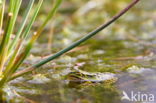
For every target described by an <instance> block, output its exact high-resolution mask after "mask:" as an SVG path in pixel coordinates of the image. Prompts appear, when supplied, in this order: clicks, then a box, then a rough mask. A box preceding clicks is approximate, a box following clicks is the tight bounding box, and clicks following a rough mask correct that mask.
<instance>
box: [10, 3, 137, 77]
mask: <svg viewBox="0 0 156 103" xmlns="http://www.w3.org/2000/svg"><path fill="white" fill-rule="evenodd" d="M139 1H140V0H134V1H133V2H132V3H130V4H129V5H128V6H127V7H126V8H125V9H123V10H122V11H121V12H120V13H118V14H117V15H116V16H114V17H113V18H112V19H111V20H109V21H108V22H106V23H105V24H103V25H101V26H99V27H98V28H96V29H95V30H93V31H92V32H90V33H88V34H87V35H86V36H84V37H83V38H82V39H80V40H78V41H76V42H75V43H73V44H72V45H70V46H69V47H67V48H65V49H63V50H61V51H59V52H58V53H56V54H54V55H53V56H50V57H48V58H46V59H44V60H42V61H40V62H39V63H37V64H35V65H33V66H31V67H29V68H27V69H24V70H21V71H19V72H17V73H15V74H14V75H13V76H12V78H11V79H10V80H12V79H15V78H17V77H19V76H22V75H24V74H27V73H29V72H31V71H33V70H34V69H36V68H38V67H40V66H42V65H44V64H46V63H48V62H49V61H51V60H53V59H55V58H57V57H59V56H61V55H62V54H64V53H66V52H68V51H70V50H71V49H73V48H75V47H77V46H79V45H80V44H81V43H83V42H85V41H86V40H88V39H90V38H91V37H93V36H94V35H96V34H97V33H99V32H100V31H102V30H103V29H105V28H106V27H108V26H109V25H110V24H112V23H114V22H115V21H116V20H118V19H119V18H120V17H121V16H122V15H124V14H125V13H126V12H127V11H128V10H129V9H131V8H132V7H133V6H134V5H135V4H137V3H138V2H139Z"/></svg>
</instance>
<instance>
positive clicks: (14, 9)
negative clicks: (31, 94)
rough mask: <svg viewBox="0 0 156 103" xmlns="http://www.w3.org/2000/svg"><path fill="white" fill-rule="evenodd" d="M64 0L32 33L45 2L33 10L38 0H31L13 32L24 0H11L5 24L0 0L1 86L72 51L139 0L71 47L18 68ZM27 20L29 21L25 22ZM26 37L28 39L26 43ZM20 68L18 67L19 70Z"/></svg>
mask: <svg viewBox="0 0 156 103" xmlns="http://www.w3.org/2000/svg"><path fill="white" fill-rule="evenodd" d="M62 1H63V0H56V1H55V3H54V5H53V8H52V10H51V11H50V12H49V14H48V16H47V18H46V19H45V20H44V21H43V24H42V25H41V26H40V27H38V29H37V30H36V31H35V32H34V33H33V34H32V35H30V34H31V32H30V30H31V28H32V25H33V24H34V22H35V19H36V17H37V15H38V13H39V11H40V9H41V6H42V4H43V0H39V1H38V3H37V5H36V6H35V9H34V11H32V8H33V5H34V2H35V0H30V2H29V4H28V6H27V8H26V10H25V13H24V15H23V19H22V22H21V24H20V25H19V27H18V30H17V32H16V33H15V35H14V32H15V27H16V21H17V17H18V14H19V10H20V7H21V3H22V0H10V1H9V8H8V13H7V20H6V24H5V25H4V21H5V20H4V17H5V16H4V14H5V12H4V11H5V6H6V0H0V33H1V35H0V88H3V86H4V85H5V84H6V83H7V82H9V81H10V80H13V79H15V78H17V77H20V76H23V75H24V74H27V73H30V72H32V71H33V70H35V69H36V68H39V67H40V66H42V65H44V64H46V63H48V62H50V61H51V60H53V59H55V58H57V57H59V56H61V55H62V54H64V53H66V52H68V51H70V50H71V49H73V48H75V47H77V46H79V45H80V44H81V43H83V42H85V41H86V40H88V39H90V38H91V37H92V36H94V35H96V34H97V33H98V32H100V31H102V30H103V29H105V28H106V27H108V26H109V25H110V24H112V23H113V22H115V21H116V20H117V19H118V18H120V17H121V16H122V15H123V14H125V13H126V12H127V11H128V10H129V9H130V8H132V7H133V6H134V5H135V4H136V3H137V2H138V1H140V0H134V1H133V2H132V3H130V4H129V5H128V6H127V7H126V8H125V9H123V10H122V11H121V12H120V13H118V14H117V15H116V16H114V17H113V18H112V19H110V20H109V21H108V22H106V23H105V24H103V25H101V26H99V27H97V28H96V29H95V30H93V31H92V32H90V33H88V34H87V35H86V36H84V37H83V38H82V39H80V40H78V41H76V42H74V43H73V44H71V45H70V46H69V47H67V48H65V49H63V50H61V51H59V52H57V53H56V54H54V55H53V56H49V57H47V58H46V59H44V60H41V61H40V62H39V63H37V64H34V65H32V66H30V67H28V68H26V69H22V70H18V68H19V67H20V66H21V65H22V63H23V62H24V60H25V59H26V58H27V57H28V55H29V53H30V50H31V49H32V47H33V44H34V43H35V41H36V40H37V39H38V37H39V36H40V34H41V33H42V31H43V30H44V27H45V26H46V25H47V24H48V22H49V21H50V20H51V18H52V17H53V16H54V14H55V13H56V11H57V10H58V8H59V6H60V4H61V2H62ZM30 13H31V14H32V16H31V19H30V20H28V18H29V15H30ZM27 22H28V24H26V23H27ZM26 41H28V42H27V43H26ZM17 70H18V71H17Z"/></svg>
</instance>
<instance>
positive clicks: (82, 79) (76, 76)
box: [66, 69, 118, 85]
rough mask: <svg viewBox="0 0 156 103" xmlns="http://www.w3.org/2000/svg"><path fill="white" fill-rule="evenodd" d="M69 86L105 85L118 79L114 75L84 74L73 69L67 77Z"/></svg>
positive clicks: (106, 73)
mask: <svg viewBox="0 0 156 103" xmlns="http://www.w3.org/2000/svg"><path fill="white" fill-rule="evenodd" d="M66 77H67V79H68V80H69V82H70V84H73V83H74V84H76V85H77V84H97V83H104V84H105V85H111V84H114V83H115V82H116V81H117V80H118V77H117V76H116V74H114V73H110V72H104V73H101V72H94V73H91V72H86V71H83V70H80V69H74V71H72V72H70V73H69V74H68V75H67V76H66Z"/></svg>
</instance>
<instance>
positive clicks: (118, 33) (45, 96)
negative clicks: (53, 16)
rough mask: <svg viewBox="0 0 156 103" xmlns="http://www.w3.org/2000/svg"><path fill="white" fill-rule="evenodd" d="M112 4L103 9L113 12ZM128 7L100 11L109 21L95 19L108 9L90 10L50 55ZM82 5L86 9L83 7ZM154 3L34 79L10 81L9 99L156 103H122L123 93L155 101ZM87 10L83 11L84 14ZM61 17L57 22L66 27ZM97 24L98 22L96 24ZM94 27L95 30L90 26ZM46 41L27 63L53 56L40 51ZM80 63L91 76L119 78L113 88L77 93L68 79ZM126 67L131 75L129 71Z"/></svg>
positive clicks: (150, 1) (30, 102)
mask: <svg viewBox="0 0 156 103" xmlns="http://www.w3.org/2000/svg"><path fill="white" fill-rule="evenodd" d="M110 2H113V0H112V1H110ZM110 2H107V3H106V4H103V5H105V6H106V7H109V5H111V4H110ZM72 3H73V5H76V3H77V2H76V1H74V0H73V1H72ZM124 3H126V2H123V0H119V1H116V4H118V6H114V8H112V12H110V10H107V9H106V10H103V11H101V13H103V14H105V15H107V16H103V15H102V14H101V15H99V17H95V16H94V15H95V14H96V16H97V13H98V12H100V10H101V9H104V8H105V7H104V8H98V7H95V8H97V9H96V10H91V11H88V12H87V13H85V14H83V15H86V16H84V17H83V16H77V17H74V16H73V18H74V20H75V21H72V22H71V23H69V24H67V25H66V27H64V29H63V32H58V34H59V35H56V36H55V37H56V40H54V44H53V50H52V53H54V52H56V51H58V49H61V48H63V47H65V46H67V45H69V43H71V42H73V41H74V40H76V39H78V38H80V37H81V36H82V35H80V34H78V33H80V32H82V34H83V33H84V34H85V33H86V32H88V31H90V30H91V29H92V28H94V27H95V26H97V25H99V24H100V23H101V22H103V21H106V20H107V18H109V17H111V16H112V15H114V14H115V13H116V12H117V11H116V8H117V7H118V8H117V9H119V10H120V9H121V8H120V5H121V4H123V5H124ZM67 4H68V2H67ZM82 4H84V5H85V3H83V2H82ZM154 4H155V5H156V2H155V1H153V0H148V1H145V0H142V3H141V4H139V5H138V7H135V8H134V9H133V10H132V11H130V12H129V13H127V14H126V15H125V16H124V17H122V18H121V20H119V21H118V22H116V23H115V24H114V25H112V26H111V27H109V28H108V29H107V30H104V31H103V32H101V33H100V34H99V35H98V36H96V37H95V38H94V39H91V40H89V41H87V42H86V43H84V44H83V45H82V46H80V48H77V49H76V51H72V52H70V53H67V54H66V55H64V56H61V57H60V58H58V59H56V60H54V61H53V62H52V63H49V64H47V65H45V66H43V67H41V68H39V69H38V70H36V71H35V72H33V74H29V75H26V76H24V77H20V78H18V79H16V80H14V81H12V82H11V83H10V84H9V86H8V88H6V92H7V93H8V96H6V98H7V100H8V101H10V102H11V103H155V102H156V97H155V101H154V102H137V101H133V102H132V101H128V100H122V99H121V98H122V97H123V92H125V93H127V95H128V96H130V95H131V93H132V92H134V93H136V94H139V93H140V94H139V95H141V94H147V95H148V96H149V94H152V95H154V96H156V39H155V38H156V30H155V27H156V7H155V5H154ZM68 5H70V3H69V4H68ZM85 6H86V5H85ZM85 6H84V7H83V8H82V9H85ZM69 7H70V6H69ZM71 7H72V6H71ZM76 7H77V6H76ZM72 8H73V7H72ZM64 9H65V8H64ZM67 9H68V8H67ZM75 9H77V8H75ZM75 9H74V10H75ZM119 10H118V11H119ZM60 12H63V13H64V14H62V15H61V16H62V18H68V15H71V14H72V13H73V11H71V14H68V15H65V12H66V11H63V10H62V11H61V10H60ZM68 12H69V11H68ZM74 12H75V11H74ZM79 12H80V11H79V10H77V14H74V15H80V14H81V13H79ZM90 16H91V18H89V17H90ZM137 16H138V18H136V17H137ZM104 17H107V18H105V19H106V20H102V18H104ZM62 18H61V17H60V18H57V19H59V20H60V22H62V21H61V20H62ZM68 19H69V18H68ZM86 19H87V20H86ZM85 20H86V21H85ZM96 20H98V21H97V22H95V21H96ZM93 22H94V25H90V24H92V23H93ZM56 24H59V23H56ZM74 27H77V28H74ZM71 34H72V36H71ZM45 39H46V37H45ZM45 41H46V40H45ZM45 41H44V40H40V42H41V43H39V44H36V45H37V46H36V47H35V48H34V49H33V50H32V54H33V56H32V57H30V58H28V60H27V61H25V64H28V65H29V64H33V63H35V62H37V61H38V60H39V59H41V58H40V55H41V56H43V55H47V54H49V51H48V52H44V53H43V51H45V49H40V48H44V47H45V46H46V44H45ZM77 63H79V64H83V65H82V66H81V67H80V68H79V69H82V70H85V71H88V72H113V73H116V74H117V76H118V78H119V79H118V81H117V82H116V83H115V84H114V85H111V86H105V85H104V84H102V83H101V84H100V83H98V84H93V85H87V84H86V85H84V86H82V87H81V88H78V87H77V85H70V84H69V81H67V80H65V79H64V76H65V75H67V74H68V73H69V72H71V71H72V70H73V68H74V66H75V65H76V64H77ZM133 67H136V68H133ZM128 68H130V69H132V70H131V71H129V70H128ZM133 69H134V70H133Z"/></svg>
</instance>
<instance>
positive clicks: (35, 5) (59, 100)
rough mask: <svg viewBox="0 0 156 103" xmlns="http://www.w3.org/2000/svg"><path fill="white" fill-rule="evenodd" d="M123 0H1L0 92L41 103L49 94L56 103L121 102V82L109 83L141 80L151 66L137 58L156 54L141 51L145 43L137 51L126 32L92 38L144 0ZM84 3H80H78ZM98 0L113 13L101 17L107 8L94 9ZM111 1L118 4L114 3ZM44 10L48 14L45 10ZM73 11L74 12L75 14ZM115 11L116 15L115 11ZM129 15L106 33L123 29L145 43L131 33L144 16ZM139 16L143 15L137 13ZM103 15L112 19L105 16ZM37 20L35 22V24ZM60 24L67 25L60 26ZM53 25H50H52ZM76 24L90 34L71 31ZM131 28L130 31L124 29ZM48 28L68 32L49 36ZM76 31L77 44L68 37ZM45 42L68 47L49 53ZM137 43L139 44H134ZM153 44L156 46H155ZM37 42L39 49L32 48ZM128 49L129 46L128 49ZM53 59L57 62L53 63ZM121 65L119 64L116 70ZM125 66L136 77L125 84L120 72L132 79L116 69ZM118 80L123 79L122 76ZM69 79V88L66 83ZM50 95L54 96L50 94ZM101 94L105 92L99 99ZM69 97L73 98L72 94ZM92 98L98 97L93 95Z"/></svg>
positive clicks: (133, 39)
mask: <svg viewBox="0 0 156 103" xmlns="http://www.w3.org/2000/svg"><path fill="white" fill-rule="evenodd" d="M120 1H122V0H119V1H114V0H112V1H111V0H110V1H108V2H105V1H104V0H101V1H100V0H97V1H96V0H90V1H89V2H87V1H76V0H75V1H74V0H69V1H64V0H51V1H50V0H49V1H48V0H47V1H46V0H45V1H44V0H37V1H36V0H28V1H25V0H9V2H8V1H7V0H0V89H1V90H0V91H1V92H0V93H1V94H0V96H2V95H3V93H2V92H3V91H5V92H8V94H9V96H8V97H7V100H9V99H10V98H11V96H12V94H13V95H16V96H19V97H20V98H22V99H24V101H27V102H30V103H31V102H33V103H36V101H37V103H42V102H44V100H45V98H46V100H45V101H46V102H48V103H51V100H52V101H53V102H54V103H64V102H70V103H71V101H72V100H74V101H72V102H76V103H77V102H82V103H90V102H95V100H96V102H98V103H108V102H109V103H114V102H113V101H120V100H119V98H118V97H117V96H119V92H120V91H118V90H117V89H116V87H113V86H110V85H106V84H111V85H112V84H114V83H119V85H118V88H123V87H126V86H128V85H129V84H131V83H133V82H135V81H138V80H136V78H137V77H138V75H139V74H140V73H141V74H143V73H144V72H145V71H151V69H146V68H143V67H141V66H140V65H139V64H140V62H138V61H137V60H141V59H146V58H148V60H149V58H151V57H152V56H153V55H154V54H153V52H152V53H151V52H149V51H147V52H145V54H143V55H140V53H142V52H140V51H143V49H144V48H143V49H142V48H139V50H138V49H137V50H135V47H137V46H138V45H137V44H135V43H134V44H132V42H129V41H127V40H124V39H123V37H124V36H123V35H121V36H119V35H118V37H117V39H115V40H113V38H109V39H108V40H106V39H105V40H103V37H102V36H100V35H99V36H97V38H98V40H96V39H94V40H89V39H90V38H91V37H93V36H95V35H96V34H98V33H99V32H100V31H102V30H103V29H105V28H107V27H108V26H109V25H110V24H112V23H114V22H115V21H116V20H117V19H119V18H120V17H121V16H122V15H123V14H125V13H126V12H127V11H128V10H129V9H131V8H132V7H133V6H134V5H135V4H136V3H138V2H139V1H140V0H133V1H132V2H131V3H130V4H129V5H128V6H127V7H126V8H125V9H123V8H124V7H125V6H126V5H127V4H128V3H129V1H128V0H127V1H124V2H123V1H122V2H120ZM23 2H24V3H25V2H29V3H26V4H25V5H24V7H23V4H22V3H23ZM64 2H65V4H64V5H65V8H64V5H61V4H62V3H64ZM67 2H72V3H73V4H74V3H75V5H69V4H70V3H69V4H68V3H67ZM79 2H80V4H78V3H79ZM86 2H87V3H86ZM104 2H105V3H104ZM112 2H115V3H112ZM118 2H119V3H118ZM125 2H126V3H125ZM46 3H47V4H46ZM51 3H53V7H52V9H51V7H48V6H49V5H50V6H51ZM81 3H82V4H83V3H86V5H85V6H82V7H80V9H78V10H77V11H76V8H79V6H78V5H81ZM94 3H97V5H102V4H105V10H103V11H104V12H109V15H106V17H104V16H103V15H102V16H101V14H100V13H99V16H98V15H97V14H98V12H97V11H100V12H103V11H102V9H103V8H98V10H97V11H96V10H93V8H95V5H94ZM100 3H101V4H100ZM140 3H141V2H140ZM43 4H46V5H48V6H46V9H47V8H48V9H49V8H50V9H51V10H44V5H43ZM116 4H118V5H116ZM110 5H111V6H114V7H112V8H111V7H110ZM120 5H122V6H120ZM61 6H62V7H61ZM91 6H93V7H91ZM25 7H26V8H25ZM59 8H60V9H59ZM106 8H107V9H106ZM58 9H59V10H58ZM23 11H24V13H23ZM57 11H59V13H58V14H57V18H56V16H55V14H56V12H57ZM88 11H89V12H88ZM119 11H121V12H119ZM43 12H44V13H46V14H42V13H43ZM87 12H88V14H87V16H85V13H87ZM118 12H119V13H118ZM73 13H74V14H73ZM71 14H73V15H72V16H71ZM95 14H96V15H95ZM114 14H117V15H116V16H113V15H114ZM129 14H130V13H129ZM129 14H127V15H125V19H124V20H123V21H119V22H118V23H116V25H114V26H112V28H107V29H106V31H107V33H105V32H102V33H104V34H106V35H107V34H114V33H118V32H119V33H120V34H124V33H129V34H130V35H126V36H127V37H128V39H130V40H131V41H135V42H137V43H138V41H139V43H143V42H140V38H139V39H137V38H135V37H133V36H134V35H132V36H131V33H132V34H135V33H134V30H133V29H137V28H136V27H137V26H136V25H139V22H140V21H141V20H137V19H136V21H134V22H135V26H134V24H132V23H131V22H132V21H133V20H134V17H133V16H134V14H135V12H134V14H133V12H132V13H131V14H130V16H129ZM62 15H63V16H62ZM64 15H65V16H64ZM78 15H79V17H81V19H79V17H77V16H78ZM138 15H141V14H140V13H138ZM60 16H62V17H60ZM107 16H108V17H107ZM126 16H127V17H126ZM128 16H129V17H128ZM135 16H136V15H135ZM37 17H38V18H39V19H40V20H39V23H38V22H37V21H38V20H36V19H37ZM52 18H53V19H55V20H54V21H52V22H55V23H56V24H55V25H53V23H52V22H51V19H52ZM104 18H107V19H105V20H104ZM69 19H70V20H69ZM92 19H95V22H93V23H92V21H91V20H92ZM144 19H145V18H144ZM63 21H64V22H63ZM104 21H105V22H106V23H104V24H102V25H101V26H99V27H98V26H97V24H99V23H101V22H104ZM72 22H74V23H75V24H73V25H71V24H72ZM97 22H98V23H97ZM124 22H125V23H127V24H128V28H129V29H128V30H127V29H125V27H124V26H125V24H124ZM149 22H150V21H149ZM96 23H97V24H96ZM61 24H63V25H61ZM69 24H70V25H69ZM118 24H119V25H120V24H121V25H120V26H121V27H120V26H118ZM34 25H36V26H35V27H34ZM39 25H41V26H39ZM92 25H93V26H92ZM140 25H141V24H140ZM54 26H56V30H54V28H55V27H54ZM62 26H63V27H62ZM60 27H62V28H61V29H60ZM113 27H114V28H113ZM47 28H48V29H47ZM49 28H50V29H51V30H49ZM94 28H96V29H94ZM71 29H74V30H75V31H77V32H78V33H80V32H81V33H84V31H85V33H86V31H87V32H89V33H88V34H86V35H84V37H82V38H81V36H79V35H77V34H78V33H77V32H76V33H75V32H74V30H73V31H72V30H71ZM126 30H127V32H125V31H126ZM47 31H49V32H50V33H52V34H55V32H57V33H56V34H63V36H65V39H62V38H63V36H62V35H57V36H56V35H50V33H48V36H47V35H45V34H47ZM90 31H91V32H90ZM139 32H140V31H139ZM85 33H84V34H85ZM69 34H70V35H69ZM75 35H76V36H77V37H76V40H77V39H78V38H79V40H77V41H76V42H74V43H72V42H73V41H74V40H71V41H69V40H67V39H66V38H68V37H69V38H68V39H73V38H75V37H74V36H75ZM52 36H55V37H57V39H58V41H57V42H58V44H56V46H55V45H54V46H55V47H56V48H52V46H51V45H52V40H51V39H52ZM111 36H112V35H111ZM113 36H115V35H113ZM113 36H112V37H113ZM46 37H47V38H48V42H49V44H44V45H43V47H41V46H42V44H40V43H38V42H36V41H37V39H39V42H40V41H41V42H45V41H46V43H47V38H46ZM43 38H44V39H43ZM145 38H146V37H145ZM87 40H88V44H90V45H91V46H92V47H91V48H89V49H86V48H88V47H89V46H90V45H85V46H81V47H78V46H79V45H80V44H82V43H84V42H85V41H87ZM33 45H35V46H33ZM45 45H46V46H47V47H48V49H49V50H50V51H51V49H52V50H53V51H54V52H56V51H58V50H59V49H60V48H63V47H64V46H67V47H66V48H65V49H62V50H60V51H59V52H56V53H55V54H53V53H52V52H50V53H48V56H46V57H42V56H45V55H44V54H42V53H45V52H47V51H48V50H47V49H45V47H46V46H45ZM60 45H61V46H60ZM103 45H105V46H103ZM125 45H126V47H125ZM133 46H135V47H134V48H133ZM150 46H152V47H153V45H150ZM33 47H34V48H35V49H33ZM41 49H43V50H41ZM125 49H127V50H126V51H125ZM33 50H34V51H33ZM35 50H36V51H35ZM105 50H107V51H105ZM38 51H39V52H40V53H36V55H31V54H32V52H38ZM75 52H76V53H75ZM90 52H91V54H90ZM134 52H135V53H137V54H138V55H139V56H138V55H134ZM154 52H155V51H154ZM65 53H67V55H66V56H62V57H61V58H60V59H58V61H57V60H56V61H55V60H54V59H55V58H57V57H59V56H61V55H63V54H65ZM86 54H87V55H86ZM127 54H128V56H127ZM49 55H50V56H49ZM120 56H125V57H120ZM153 58H154V57H153ZM93 59H94V60H93ZM52 60H54V61H53V62H50V61H52ZM133 60H134V61H133ZM150 60H151V61H150V63H151V65H153V66H154V64H155V63H154V60H153V59H150ZM123 61H124V62H123ZM131 61H132V62H131ZM55 62H57V63H55ZM145 62H146V61H145ZM141 63H142V62H141ZM44 64H47V65H44ZM142 64H144V65H145V67H147V68H148V67H149V65H150V64H148V65H146V63H142ZM43 65H44V66H43ZM41 66H43V67H42V68H44V69H42V70H41V69H39V72H38V71H37V70H38V69H37V68H41ZM150 67H151V66H150ZM71 68H72V69H71ZM75 68H76V69H75ZM103 68H104V69H103ZM116 68H120V69H117V70H116ZM55 69H56V70H55ZM81 69H82V70H81ZM40 70H41V71H40ZM121 71H122V72H125V71H126V73H130V76H129V74H126V76H127V78H128V79H131V80H130V81H128V82H127V80H126V82H125V83H123V84H120V83H121V80H120V79H119V78H120V77H123V78H125V79H127V78H126V77H125V76H124V75H125V74H124V75H120V76H119V75H117V73H120V74H122V72H121ZM36 72H38V74H36ZM29 73H30V74H29ZM31 73H32V74H31ZM42 73H43V74H42ZM153 73H154V72H153ZM25 74H28V75H25ZM151 75H152V74H151ZM19 77H20V78H19ZM23 78H24V79H23ZM30 78H31V79H30ZM49 78H50V79H49ZM51 78H57V79H58V80H56V79H54V80H53V79H51ZM62 78H63V81H62ZM132 78H134V80H132ZM149 78H150V77H149ZM118 79H119V81H117V80H118ZM151 80H153V79H151ZM10 82H12V85H11V86H8V85H7V84H8V83H10ZM38 84H39V85H38ZM66 84H67V85H68V86H69V87H67V85H66ZM64 85H65V86H64ZM14 86H15V87H17V88H16V91H14V90H11V91H12V92H13V93H11V92H10V90H9V89H12V88H14ZM77 87H79V88H77ZM134 87H135V86H134ZM36 88H38V89H36ZM60 88H61V89H60ZM62 88H63V89H62ZM67 88H70V89H67ZM75 88H77V89H81V90H80V91H79V90H75ZM19 91H20V92H19ZM102 91H105V92H102ZM21 92H22V93H21ZM42 93H43V94H42ZM73 93H76V95H72V94H73ZM4 94H5V93H4ZM40 94H42V95H45V96H44V97H43V101H42V100H41V101H40ZM65 94H66V95H65ZM27 95H29V97H28V98H29V99H28V98H27ZM30 95H31V96H30ZM58 95H59V96H58ZM86 95H87V96H86ZM98 95H99V96H98ZM46 96H47V97H49V98H47V97H46ZM57 96H58V97H57ZM102 96H104V97H103V98H100V97H102ZM67 97H68V98H67ZM69 97H71V98H70V99H69ZM85 97H86V98H87V99H86V98H85ZM92 97H93V98H94V99H95V100H93V98H92ZM110 97H112V98H113V99H112V100H108V99H106V98H110ZM0 98H2V97H0ZM67 99H68V100H67ZM19 101H20V100H16V99H13V101H12V102H13V103H18V102H19ZM0 102H1V101H0ZM12 102H11V103H12ZM118 103H119V102H118Z"/></svg>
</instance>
